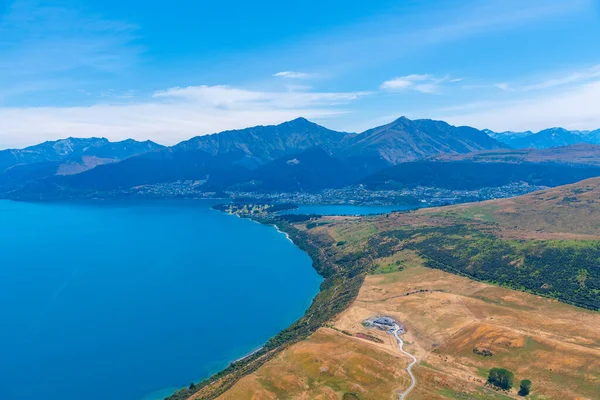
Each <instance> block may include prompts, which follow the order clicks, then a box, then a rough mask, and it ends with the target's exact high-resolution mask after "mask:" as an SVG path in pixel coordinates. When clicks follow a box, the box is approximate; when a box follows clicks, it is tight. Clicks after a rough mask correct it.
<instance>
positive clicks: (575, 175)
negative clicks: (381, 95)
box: [0, 117, 600, 199]
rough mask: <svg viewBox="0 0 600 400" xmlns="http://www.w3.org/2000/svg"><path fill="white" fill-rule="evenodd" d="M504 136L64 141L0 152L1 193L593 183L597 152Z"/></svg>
mask: <svg viewBox="0 0 600 400" xmlns="http://www.w3.org/2000/svg"><path fill="white" fill-rule="evenodd" d="M550 131H552V130H549V132H550ZM543 132H544V131H543ZM541 133H542V132H540V133H538V134H531V135H529V134H523V135H521V136H520V137H519V138H520V139H525V138H528V137H531V136H535V137H537V135H539V134H541ZM555 133H556V135H555V136H554V137H558V136H559V135H563V132H562V130H561V131H557V132H555ZM591 134H592V133H591V132H588V133H586V135H591ZM507 135H508V134H506V133H504V134H495V133H492V132H491V131H480V130H477V129H475V128H471V127H465V126H461V127H455V126H452V125H450V124H448V123H446V122H443V121H433V120H409V119H408V118H405V117H401V118H399V119H397V120H395V121H393V122H391V123H389V124H386V125H383V126H379V127H376V128H373V129H369V130H367V131H365V132H363V133H359V134H356V133H346V132H337V131H333V130H330V129H327V128H325V127H322V126H320V125H317V124H315V123H313V122H310V121H308V120H306V119H304V118H298V119H295V120H292V121H288V122H284V123H282V124H279V125H272V126H256V127H252V128H247V129H241V130H232V131H225V132H221V133H217V134H211V135H205V136H198V137H194V138H192V139H190V140H187V141H184V142H181V143H179V144H177V145H175V146H172V147H165V146H161V145H158V144H156V143H153V142H149V141H148V142H136V141H134V140H126V141H122V142H116V143H112V142H109V141H108V140H106V139H98V138H91V139H74V138H69V139H64V140H59V141H56V142H46V143H42V144H40V145H37V146H32V147H28V148H26V149H22V150H4V151H1V152H0V193H3V196H4V197H9V198H15V199H62V198H73V197H82V196H83V197H87V196H91V195H93V196H96V195H98V194H99V193H102V192H114V191H122V190H126V189H130V188H134V187H142V186H146V185H153V184H162V183H169V182H181V181H193V182H196V184H197V185H198V188H199V189H198V190H200V191H203V192H208V191H215V192H220V191H226V190H235V191H247V192H291V191H307V192H310V191H318V190H322V189H326V188H339V187H344V186H348V185H353V184H364V185H366V186H367V187H370V188H376V189H380V188H397V187H406V186H419V185H421V186H435V185H438V186H440V187H449V188H476V187H484V186H485V185H503V184H506V183H510V182H520V181H524V182H528V183H532V184H540V185H547V186H553V185H555V184H559V183H560V184H563V183H569V182H570V181H575V180H579V179H584V178H587V177H590V176H597V175H600V173H599V172H598V171H599V168H600V161H599V160H600V146H594V145H577V146H567V147H562V148H559V149H555V150H552V151H549V150H526V151H523V150H519V151H516V150H513V149H511V148H510V146H509V144H507V143H503V142H501V141H500V140H499V139H500V138H502V139H506V138H507V137H508V136H507ZM516 136H517V134H515V137H516ZM547 136H550V137H552V134H551V133H548V134H546V133H544V137H547ZM505 141H506V140H505ZM557 143H558V142H557ZM561 143H562V142H561ZM568 144H571V143H570V142H569V143H568ZM586 146H587V147H586ZM528 147H530V146H528ZM508 164H511V165H510V166H507V165H508ZM541 164H543V166H542V165H541ZM550 164H552V165H551V166H550ZM474 166H475V168H473V167H474ZM557 182H558V183H557ZM482 185H484V186H482Z"/></svg>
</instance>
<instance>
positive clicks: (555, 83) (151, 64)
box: [0, 0, 600, 148]
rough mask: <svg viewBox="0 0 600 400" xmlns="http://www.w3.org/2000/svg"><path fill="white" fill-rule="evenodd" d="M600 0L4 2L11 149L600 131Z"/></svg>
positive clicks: (0, 138)
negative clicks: (304, 127) (445, 131)
mask: <svg viewBox="0 0 600 400" xmlns="http://www.w3.org/2000/svg"><path fill="white" fill-rule="evenodd" d="M598 43H600V0H568V1H564V0H528V1H522V0H518V1H517V0H487V1H485V2H483V1H479V0H461V1H457V0H456V1H455V0H437V1H433V0H423V1H416V0H403V1H399V0H397V1H388V0H370V1H362V0H360V1H357V0H319V1H316V0H304V1H302V2H292V3H286V2H281V1H274V0H254V1H252V2H249V1H246V0H228V1H225V0H223V1H219V2H217V1H206V0H200V1H198V0H178V1H176V2H165V1H154V0H144V1H141V0H45V1H41V0H0V148H9V147H22V146H26V145H31V144H35V143H39V142H42V141H45V140H53V139H58V138H64V137H69V136H73V137H91V136H102V137H107V138H108V139H110V140H122V139H125V138H134V139H138V140H146V139H151V140H154V141H156V142H159V143H162V144H167V145H171V144H175V143H177V142H179V141H181V140H185V139H188V138H190V137H193V136H197V135H202V134H208V133H214V132H219V131H223V130H226V129H237V128H244V127H248V126H254V125H268V124H276V123H280V122H283V121H286V120H290V119H294V118H296V117H300V116H303V117H306V118H308V119H310V120H312V121H314V122H317V123H319V124H322V125H324V126H326V127H328V128H331V129H336V130H342V131H349V132H361V131H363V130H366V129H368V128H371V127H374V126H378V125H382V124H385V123H388V122H390V121H392V120H394V119H396V118H398V117H400V116H407V117H409V118H413V119H414V118H433V119H442V120H445V121H448V122H449V123H452V124H454V125H470V126H474V127H476V128H480V129H484V128H487V129H492V130H495V131H506V130H513V131H525V130H532V131H537V130H541V129H545V128H549V127H555V126H562V127H565V128H567V129H581V130H587V129H598V128H600V46H599V45H598Z"/></svg>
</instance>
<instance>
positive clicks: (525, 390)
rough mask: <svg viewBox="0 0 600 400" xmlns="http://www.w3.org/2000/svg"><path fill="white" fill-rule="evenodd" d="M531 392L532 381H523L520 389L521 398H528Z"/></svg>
mask: <svg viewBox="0 0 600 400" xmlns="http://www.w3.org/2000/svg"><path fill="white" fill-rule="evenodd" d="M529 392H531V381H530V380H529V379H523V380H522V381H521V385H520V387H519V396H527V395H528V394H529Z"/></svg>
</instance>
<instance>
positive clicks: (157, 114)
mask: <svg viewBox="0 0 600 400" xmlns="http://www.w3.org/2000/svg"><path fill="white" fill-rule="evenodd" d="M367 94H368V93H366V92H348V93H334V92H266V91H253V90H247V89H243V88H236V87H231V86H190V87H185V88H179V87H176V88H171V89H167V90H163V91H157V92H155V93H153V94H152V96H151V98H149V99H147V100H146V101H144V102H138V103H132V104H121V105H118V104H96V105H93V106H90V107H34V108H14V107H13V108H0V120H1V121H2V124H3V125H2V131H0V147H2V148H6V147H13V146H24V145H29V144H34V143H39V142H42V141H44V140H50V139H57V138H60V137H67V136H78V137H82V136H85V137H89V136H103V137H107V138H108V139H111V140H122V139H125V138H130V137H131V138H134V139H139V140H146V139H152V140H155V141H157V142H160V143H164V144H174V143H177V142H179V141H181V140H185V139H188V138H190V137H192V136H196V135H201V134H207V133H213V132H219V131H223V130H227V129H239V128H246V127H248V126H253V125H261V124H276V123H280V122H283V121H286V120H290V119H293V118H296V117H299V116H304V117H307V118H313V119H319V118H326V117H333V116H336V115H340V114H344V113H348V112H350V110H349V109H348V105H350V104H352V103H353V102H355V101H357V100H358V99H360V98H362V97H364V96H366V95H367Z"/></svg>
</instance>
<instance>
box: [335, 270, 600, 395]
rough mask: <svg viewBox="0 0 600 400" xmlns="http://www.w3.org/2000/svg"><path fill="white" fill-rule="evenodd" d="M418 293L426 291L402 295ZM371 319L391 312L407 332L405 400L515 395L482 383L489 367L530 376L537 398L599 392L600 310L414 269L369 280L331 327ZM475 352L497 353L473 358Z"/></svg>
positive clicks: (354, 325)
mask: <svg viewBox="0 0 600 400" xmlns="http://www.w3.org/2000/svg"><path fill="white" fill-rule="evenodd" d="M421 289H426V290H429V291H428V292H424V293H415V294H410V295H405V294H406V293H410V292H414V291H417V290H421ZM373 314H385V315H391V316H393V317H395V318H397V319H399V320H400V321H403V322H404V323H405V324H406V326H407V328H408V332H407V334H406V342H407V347H406V348H407V350H408V351H409V352H411V353H412V354H414V355H415V356H416V357H417V358H418V359H419V362H420V363H419V366H418V367H417V368H416V369H415V372H416V373H417V374H418V376H419V383H418V385H417V389H416V390H415V392H414V393H413V394H411V395H410V396H409V397H408V398H409V399H438V398H439V399H452V398H469V397H468V396H470V398H473V399H479V398H481V399H485V398H494V397H497V398H502V396H504V397H505V398H511V397H517V396H516V391H515V390H513V391H512V392H511V393H505V394H503V395H502V394H499V393H496V392H491V391H490V390H489V389H487V388H486V387H485V386H484V383H485V379H486V374H487V371H488V370H489V369H490V368H492V367H504V368H507V369H509V370H511V371H513V372H514V373H515V380H516V381H518V380H520V379H525V378H527V379H531V380H532V381H533V387H534V388H533V393H534V394H535V395H536V396H537V397H536V398H538V399H559V398H560V399H575V398H579V399H590V400H591V399H597V398H598V395H599V394H600V392H599V388H600V315H599V314H598V313H595V312H590V311H585V310H581V309H578V308H575V307H572V306H568V305H564V304H561V303H558V302H556V301H553V300H549V299H545V298H541V297H537V296H533V295H529V294H526V293H520V292H516V291H513V290H509V289H503V288H499V287H494V286H490V285H487V284H484V283H479V282H474V281H471V280H469V279H466V278H463V277H459V276H455V275H451V274H448V273H445V272H442V271H438V270H431V269H427V268H424V267H416V268H410V269H407V270H406V271H403V272H397V273H393V274H389V275H388V276H386V275H380V276H369V277H367V279H366V281H365V283H364V285H363V287H362V288H361V291H360V294H359V297H358V299H357V300H356V301H355V303H354V305H353V306H352V307H351V308H350V309H348V310H347V311H346V312H344V313H343V314H342V315H341V316H340V317H339V319H338V320H337V322H336V326H337V327H338V328H340V329H346V330H350V331H359V330H361V329H364V328H362V326H361V325H360V322H361V320H362V319H363V318H364V316H365V315H373ZM474 348H480V349H488V350H490V351H492V352H493V353H494V355H493V356H492V357H482V356H479V355H476V354H474V353H473V349H474ZM461 393H462V394H463V395H461ZM467 395H468V396H467ZM461 396H463V397H461ZM464 396H467V397H464Z"/></svg>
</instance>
